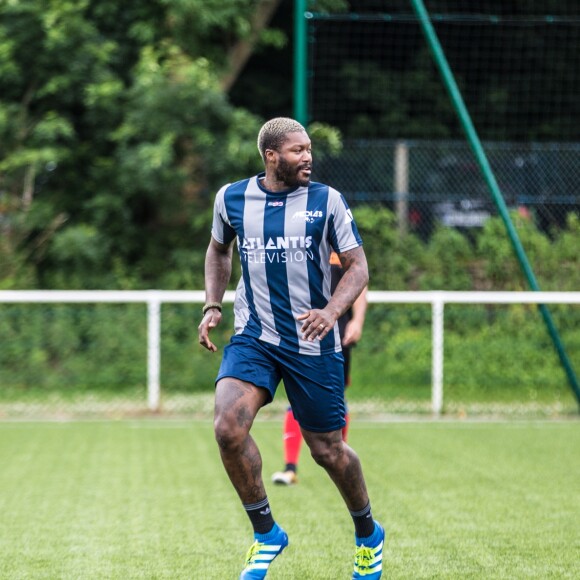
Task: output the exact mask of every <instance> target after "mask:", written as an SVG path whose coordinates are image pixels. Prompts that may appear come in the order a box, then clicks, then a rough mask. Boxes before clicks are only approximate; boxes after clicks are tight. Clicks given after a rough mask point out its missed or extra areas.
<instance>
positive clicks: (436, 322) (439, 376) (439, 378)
mask: <svg viewBox="0 0 580 580" xmlns="http://www.w3.org/2000/svg"><path fill="white" fill-rule="evenodd" d="M431 308H432V318H433V321H432V325H433V353H432V367H431V369H432V370H431V373H432V377H431V379H432V392H431V406H432V409H433V413H434V414H435V415H441V411H442V410H443V328H444V323H443V310H444V302H443V300H442V299H441V298H438V297H435V298H433V302H432V304H431Z"/></svg>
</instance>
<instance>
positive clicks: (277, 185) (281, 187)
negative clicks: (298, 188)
mask: <svg viewBox="0 0 580 580" xmlns="http://www.w3.org/2000/svg"><path fill="white" fill-rule="evenodd" d="M260 184H261V186H262V187H263V188H264V189H267V190H268V191H271V192H273V193H286V192H288V191H290V190H292V189H295V188H294V187H289V186H288V185H286V184H285V183H284V182H282V181H278V180H277V179H274V178H273V177H272V176H269V175H265V176H264V177H262V179H260Z"/></svg>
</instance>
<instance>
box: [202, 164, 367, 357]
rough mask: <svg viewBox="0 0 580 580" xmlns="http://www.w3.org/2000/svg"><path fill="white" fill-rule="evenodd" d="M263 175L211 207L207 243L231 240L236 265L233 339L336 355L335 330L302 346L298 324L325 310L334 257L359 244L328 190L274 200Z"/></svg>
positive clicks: (221, 195)
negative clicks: (237, 259)
mask: <svg viewBox="0 0 580 580" xmlns="http://www.w3.org/2000/svg"><path fill="white" fill-rule="evenodd" d="M263 176H264V174H263V173H261V174H259V175H257V176H254V177H252V178H250V179H245V180H243V181H238V182H237V183H233V184H228V185H225V186H224V187H222V188H221V189H220V190H219V192H218V194H217V196H216V200H215V205H214V216H213V226H212V236H213V237H214V238H215V240H216V241H218V242H220V243H222V244H228V243H230V242H231V241H232V240H233V239H234V238H235V237H237V243H238V250H239V254H240V261H241V266H242V277H241V279H240V282H239V284H238V287H237V290H236V299H235V304H234V313H235V332H236V334H244V335H248V336H253V337H255V338H258V339H260V340H263V341H265V342H268V343H271V344H275V345H278V346H280V347H282V348H286V349H290V350H292V351H294V352H298V353H300V354H310V355H319V354H326V353H330V352H340V350H341V345H340V336H339V333H338V325H335V328H334V332H329V333H328V334H327V336H326V337H325V338H324V339H323V340H322V341H318V340H315V341H312V342H308V341H305V340H302V337H301V333H300V328H301V326H302V324H303V323H302V321H298V320H296V317H297V316H298V315H300V314H304V313H305V312H307V311H308V310H310V309H313V308H324V307H325V306H326V304H327V303H328V300H329V298H330V282H331V274H330V272H331V267H330V263H329V259H330V254H331V252H332V250H335V251H336V252H338V253H340V252H345V251H347V250H351V249H353V248H356V247H358V246H360V245H362V240H361V238H360V235H359V233H358V230H357V228H356V224H355V222H354V221H353V217H352V213H351V211H350V209H349V208H348V205H347V203H346V201H345V199H344V197H343V196H342V195H341V194H340V193H339V192H338V191H336V190H335V189H333V188H331V187H329V186H328V185H324V184H322V183H316V182H311V183H310V185H309V186H308V187H297V188H296V189H294V190H292V191H290V192H284V193H274V192H270V191H267V190H266V189H264V188H263V187H262V186H261V184H260V182H259V179H260V178H261V177H263Z"/></svg>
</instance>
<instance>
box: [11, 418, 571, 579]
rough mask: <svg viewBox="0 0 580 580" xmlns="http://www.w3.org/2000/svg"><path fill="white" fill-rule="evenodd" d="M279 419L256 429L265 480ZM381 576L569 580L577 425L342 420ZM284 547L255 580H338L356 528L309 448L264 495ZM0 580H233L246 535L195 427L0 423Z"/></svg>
mask: <svg viewBox="0 0 580 580" xmlns="http://www.w3.org/2000/svg"><path fill="white" fill-rule="evenodd" d="M281 430H282V427H281V423H280V422H278V421H262V422H260V421H258V422H257V423H256V425H255V427H254V435H255V438H256V439H257V441H258V444H259V445H260V448H261V451H262V456H263V460H264V477H265V478H267V479H269V475H270V474H271V473H272V472H273V471H276V470H278V469H280V468H281V467H282V440H281V439H282V438H281ZM350 442H351V444H352V446H353V447H354V448H355V449H356V450H357V452H358V453H359V455H360V457H361V460H362V462H363V466H364V469H365V474H366V479H367V485H368V487H369V492H370V495H371V501H372V505H373V512H374V515H375V517H376V518H377V519H379V520H380V521H381V522H382V523H383V524H384V525H385V528H386V530H387V533H388V539H387V544H386V550H385V561H384V574H383V578H389V579H398V578H405V579H407V578H408V579H419V578H458V579H463V578H485V579H489V578H506V579H507V578H509V579H514V578H542V579H544V578H578V576H579V568H578V562H579V561H580V485H579V483H580V455H579V453H578V450H579V449H580V423H578V422H577V421H568V422H525V423H523V422H522V423H519V422H513V423H468V422H429V421H424V422H394V423H370V422H360V421H358V422H356V421H355V422H354V423H353V425H352V427H351V434H350ZM267 488H268V493H269V497H270V503H271V505H272V510H273V513H274V516H275V518H276V519H277V520H278V521H279V522H280V524H281V525H282V526H283V527H284V528H285V529H286V531H287V532H288V534H289V537H290V546H289V548H288V549H287V550H286V551H285V552H284V553H283V554H282V555H281V556H280V557H279V558H278V559H277V560H276V562H274V564H273V565H272V567H271V571H270V573H269V575H268V578H271V579H272V580H275V579H277V578H279V579H296V580H310V579H312V580H316V579H328V580H337V579H347V578H350V577H351V574H352V568H351V556H352V553H353V548H354V543H353V527H352V522H351V520H350V516H349V515H348V512H347V511H346V509H345V508H344V506H343V503H342V500H341V499H340V497H339V496H338V492H337V491H336V489H335V488H334V486H333V485H332V484H331V482H330V480H329V479H328V477H327V476H326V474H325V473H324V472H323V471H322V469H321V468H319V467H318V466H316V465H315V464H314V462H313V461H312V459H311V458H310V457H309V455H308V452H307V450H306V449H304V450H303V457H302V458H301V464H300V483H299V484H298V485H296V486H294V487H292V488H280V487H274V486H273V485H271V484H267ZM0 514H1V523H0V578H6V579H10V580H12V579H50V580H54V579H71V580H72V579H75V580H76V579H85V578H86V579H91V580H93V579H101V578H102V579H119V580H121V579H133V578H143V579H162V578H167V579H173V580H176V579H194V580H197V579H199V580H209V579H216V580H227V579H235V578H238V575H239V572H240V570H241V567H242V563H243V558H244V555H245V553H246V550H247V548H248V547H249V545H250V544H251V541H252V537H251V528H250V524H249V521H248V520H247V517H246V515H245V513H244V512H243V510H242V508H241V505H240V502H239V500H238V498H237V496H236V494H235V492H234V490H233V488H232V487H231V485H230V483H229V480H228V479H227V476H226V474H225V472H224V470H223V467H222V465H221V463H220V460H219V455H218V450H217V446H216V444H215V442H214V440H213V433H212V426H211V423H210V422H209V421H207V422H184V421H169V420H159V421H155V420H139V421H119V422H70V423H24V422H12V423H9V422H6V423H0Z"/></svg>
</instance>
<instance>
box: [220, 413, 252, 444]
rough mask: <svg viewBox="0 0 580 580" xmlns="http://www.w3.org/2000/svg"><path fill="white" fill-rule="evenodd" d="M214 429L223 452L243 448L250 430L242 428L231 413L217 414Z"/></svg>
mask: <svg viewBox="0 0 580 580" xmlns="http://www.w3.org/2000/svg"><path fill="white" fill-rule="evenodd" d="M213 428H214V435H215V440H216V441H217V443H218V445H219V447H220V449H222V450H223V451H233V450H235V449H237V448H238V447H239V446H241V444H242V443H243V441H244V439H245V438H246V437H247V435H248V430H249V429H248V428H244V427H243V426H240V424H239V423H238V422H237V421H236V420H235V417H234V416H233V414H232V413H231V412H230V413H229V412H223V413H216V416H215V419H214V424H213Z"/></svg>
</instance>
